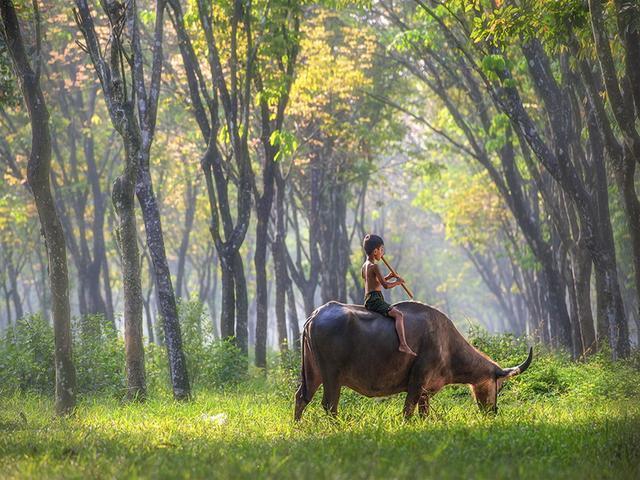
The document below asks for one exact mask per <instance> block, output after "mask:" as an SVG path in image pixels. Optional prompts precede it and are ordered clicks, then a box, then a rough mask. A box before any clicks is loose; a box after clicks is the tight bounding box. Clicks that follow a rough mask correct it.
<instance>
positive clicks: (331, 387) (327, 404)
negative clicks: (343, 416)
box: [322, 377, 340, 416]
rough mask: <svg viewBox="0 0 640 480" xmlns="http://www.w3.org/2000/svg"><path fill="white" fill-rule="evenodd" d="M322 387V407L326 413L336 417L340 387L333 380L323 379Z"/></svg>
mask: <svg viewBox="0 0 640 480" xmlns="http://www.w3.org/2000/svg"><path fill="white" fill-rule="evenodd" d="M334 378H335V377H334ZM323 386H324V394H323V395H322V406H323V407H324V409H325V411H326V412H327V413H330V414H331V415H333V416H336V415H338V400H340V385H339V384H338V382H337V381H335V380H330V381H329V380H326V379H325V381H324V383H323Z"/></svg>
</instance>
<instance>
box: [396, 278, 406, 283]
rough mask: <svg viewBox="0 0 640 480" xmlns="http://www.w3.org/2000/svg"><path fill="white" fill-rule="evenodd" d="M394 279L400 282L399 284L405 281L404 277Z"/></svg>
mask: <svg viewBox="0 0 640 480" xmlns="http://www.w3.org/2000/svg"><path fill="white" fill-rule="evenodd" d="M396 280H397V282H398V283H400V284H402V283H405V282H404V278H401V277H396Z"/></svg>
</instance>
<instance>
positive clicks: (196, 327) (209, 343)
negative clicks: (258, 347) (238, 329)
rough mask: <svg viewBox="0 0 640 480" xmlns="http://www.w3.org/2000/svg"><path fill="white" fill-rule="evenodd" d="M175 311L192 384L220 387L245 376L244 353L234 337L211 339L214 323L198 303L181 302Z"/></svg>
mask: <svg viewBox="0 0 640 480" xmlns="http://www.w3.org/2000/svg"><path fill="white" fill-rule="evenodd" d="M178 314H179V317H180V326H181V332H182V344H183V348H184V353H185V357H186V359H187V369H188V372H189V378H190V380H191V383H192V385H194V386H198V387H209V388H218V389H219V388H224V387H227V386H233V385H236V384H238V383H239V382H241V381H244V380H245V379H246V378H247V368H248V359H247V357H246V355H244V354H243V353H242V352H241V351H240V349H239V348H238V347H237V346H236V345H235V343H234V340H233V339H227V340H214V335H213V323H212V321H211V318H210V317H209V316H208V315H207V314H206V313H205V310H204V306H203V305H202V303H201V302H199V301H198V300H189V301H181V302H180V303H179V306H178Z"/></svg>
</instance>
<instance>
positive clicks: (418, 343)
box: [295, 301, 533, 420]
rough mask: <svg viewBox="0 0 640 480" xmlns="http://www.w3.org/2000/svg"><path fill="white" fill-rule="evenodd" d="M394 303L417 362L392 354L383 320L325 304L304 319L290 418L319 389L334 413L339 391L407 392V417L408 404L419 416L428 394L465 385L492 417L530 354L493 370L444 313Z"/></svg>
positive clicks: (357, 308) (394, 339) (394, 343)
mask: <svg viewBox="0 0 640 480" xmlns="http://www.w3.org/2000/svg"><path fill="white" fill-rule="evenodd" d="M395 306H396V307H397V308H399V309H400V310H401V311H402V313H403V314H404V322H405V329H406V337H407V342H408V344H409V345H410V346H411V348H412V349H413V350H414V351H415V352H417V354H418V356H417V357H414V356H411V355H407V354H405V353H402V352H399V351H398V335H397V334H396V330H395V327H394V323H393V321H391V319H389V318H386V317H383V316H382V315H380V314H378V313H375V312H370V311H368V310H366V309H365V308H364V307H363V306H361V305H346V304H343V303H339V302H329V303H326V304H324V305H322V306H321V307H319V308H318V309H317V310H315V311H314V312H313V313H312V314H311V316H310V317H309V319H308V320H307V322H306V324H305V326H304V330H303V334H302V378H301V383H300V387H299V388H298V391H297V392H296V407H295V419H296V420H299V419H300V417H301V416H302V412H303V411H304V408H305V407H306V406H307V404H308V403H309V402H310V401H311V399H312V398H313V395H314V393H315V392H316V390H317V389H318V387H319V386H320V385H321V384H322V385H324V395H323V398H322V406H323V407H324V408H325V410H326V411H327V412H330V413H332V414H334V415H335V414H337V412H338V399H339V397H340V388H341V387H342V386H346V387H349V388H351V389H353V390H355V391H356V392H358V393H360V394H362V395H366V396H367V397H383V396H387V395H393V394H395V393H400V392H407V397H406V400H405V404H404V415H405V417H410V416H411V415H412V414H413V412H414V410H415V408H416V405H418V407H419V412H420V414H421V415H427V413H428V410H429V397H431V396H433V395H434V394H435V393H437V392H438V391H439V390H440V389H441V388H442V387H444V386H445V385H448V384H452V383H461V384H469V385H471V389H472V391H473V394H474V396H475V399H476V401H477V403H478V405H479V407H480V408H481V409H482V410H485V411H492V412H496V411H497V404H496V402H497V395H498V392H499V391H500V389H501V388H502V385H503V382H504V381H505V380H506V379H507V378H509V377H513V376H514V375H518V374H519V373H522V372H524V371H525V370H526V369H527V367H528V366H529V364H530V363H531V359H532V357H533V351H532V349H530V350H529V356H528V357H527V359H526V360H525V361H524V362H523V363H522V364H521V365H519V366H517V367H512V368H501V367H500V366H499V365H498V364H497V363H495V362H494V361H493V360H491V359H490V358H489V357H487V356H486V355H485V354H483V353H482V352H480V351H478V350H476V349H475V348H474V347H473V346H472V345H470V344H469V342H467V340H465V338H464V337H463V336H462V335H461V334H460V332H458V330H457V329H456V327H455V326H454V325H453V322H452V321H451V320H449V318H448V317H447V316H446V315H445V314H444V313H442V312H440V311H438V310H436V309H435V308H433V307H430V306H429V305H425V304H424V303H420V302H415V301H410V302H400V303H397V304H396V305H395Z"/></svg>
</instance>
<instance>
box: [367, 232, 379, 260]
mask: <svg viewBox="0 0 640 480" xmlns="http://www.w3.org/2000/svg"><path fill="white" fill-rule="evenodd" d="M362 247H363V248H364V253H366V254H367V257H370V256H371V254H372V253H373V252H374V251H375V250H376V249H380V255H379V256H380V257H382V253H384V252H383V251H382V248H383V247H384V241H383V240H382V237H381V236H379V235H374V234H371V233H369V234H367V236H366V237H364V240H363V241H362ZM376 257H378V256H376Z"/></svg>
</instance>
